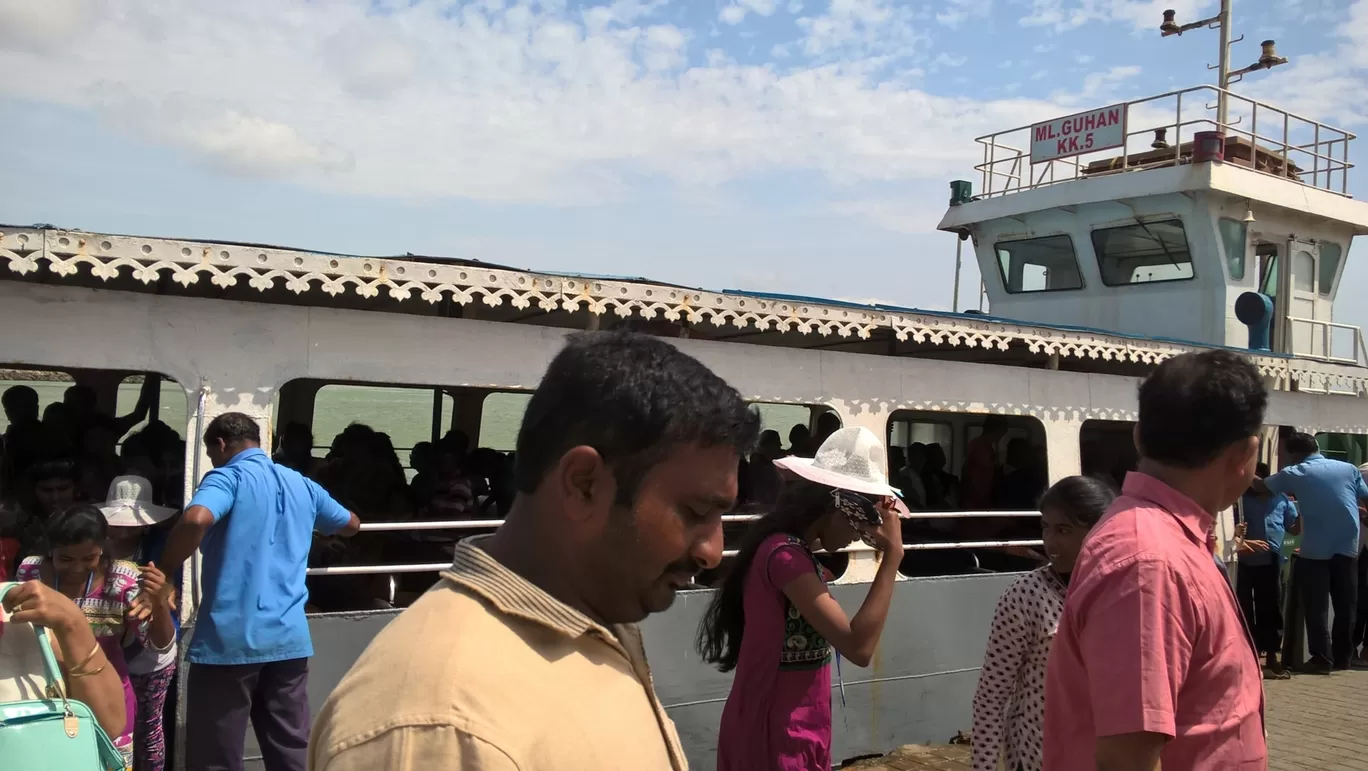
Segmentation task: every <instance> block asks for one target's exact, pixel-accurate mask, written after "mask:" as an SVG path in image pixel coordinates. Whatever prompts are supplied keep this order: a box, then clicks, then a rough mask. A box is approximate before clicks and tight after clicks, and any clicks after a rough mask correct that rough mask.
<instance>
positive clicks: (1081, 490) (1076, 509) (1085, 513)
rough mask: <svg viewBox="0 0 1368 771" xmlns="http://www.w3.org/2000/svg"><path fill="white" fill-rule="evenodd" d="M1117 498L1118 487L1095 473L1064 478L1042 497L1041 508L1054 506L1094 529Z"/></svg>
mask: <svg viewBox="0 0 1368 771" xmlns="http://www.w3.org/2000/svg"><path fill="white" fill-rule="evenodd" d="M1114 500H1116V488H1114V487H1112V485H1111V483H1110V482H1108V481H1107V480H1105V479H1099V478H1097V477H1092V476H1073V477H1064V478H1063V479H1061V480H1059V481H1058V482H1055V483H1054V486H1052V487H1051V488H1050V489H1048V490H1046V491H1045V494H1044V495H1042V496H1040V504H1039V508H1040V510H1041V511H1044V510H1045V509H1050V510H1051V511H1057V512H1059V513H1060V514H1063V515H1064V516H1066V517H1068V518H1069V519H1070V520H1071V521H1073V523H1074V524H1075V525H1079V526H1081V527H1084V528H1091V527H1092V526H1093V525H1096V524H1097V520H1099V519H1101V518H1102V515H1103V514H1106V513H1107V509H1108V508H1109V507H1110V506H1111V505H1112V501H1114Z"/></svg>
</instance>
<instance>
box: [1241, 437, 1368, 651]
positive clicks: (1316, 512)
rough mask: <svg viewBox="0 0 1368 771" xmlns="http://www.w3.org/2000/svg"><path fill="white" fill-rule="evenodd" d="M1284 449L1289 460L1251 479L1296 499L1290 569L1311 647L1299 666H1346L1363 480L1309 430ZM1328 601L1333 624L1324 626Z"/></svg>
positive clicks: (1365, 491) (1367, 491)
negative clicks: (1297, 540) (1298, 522)
mask: <svg viewBox="0 0 1368 771" xmlns="http://www.w3.org/2000/svg"><path fill="white" fill-rule="evenodd" d="M1284 451H1285V457H1286V459H1287V460H1288V461H1290V463H1289V464H1288V465H1285V466H1284V467H1283V469H1282V470H1280V471H1279V472H1278V473H1276V474H1274V475H1273V476H1271V477H1269V478H1267V479H1265V480H1263V482H1262V483H1260V482H1259V481H1258V480H1255V482H1254V487H1255V489H1257V490H1264V489H1266V490H1268V491H1269V492H1273V493H1283V494H1285V495H1289V496H1291V497H1293V498H1296V499H1297V513H1298V514H1299V515H1300V516H1301V519H1302V540H1301V549H1300V551H1299V553H1298V559H1297V566H1296V570H1297V573H1298V580H1299V581H1300V583H1301V586H1302V606H1303V608H1305V610H1306V647H1307V648H1308V649H1309V650H1310V652H1311V658H1310V660H1308V661H1307V662H1306V665H1305V667H1304V668H1303V669H1304V671H1306V672H1310V673H1314V674H1326V673H1329V672H1330V671H1331V670H1332V669H1348V668H1349V662H1350V659H1351V658H1352V657H1353V646H1352V644H1351V643H1350V637H1351V635H1352V633H1353V630H1354V611H1355V606H1356V605H1357V604H1358V599H1357V595H1358V575H1357V569H1358V564H1357V563H1358V552H1359V510H1358V504H1359V501H1360V500H1366V499H1368V485H1365V484H1364V482H1363V476H1362V475H1361V474H1359V470H1358V469H1357V468H1355V467H1354V466H1353V465H1351V464H1348V463H1345V462H1343V461H1338V460H1331V459H1330V458H1327V457H1325V456H1324V455H1321V454H1320V447H1319V446H1317V444H1316V438H1315V437H1313V436H1311V435H1310V434H1303V433H1296V434H1293V435H1292V436H1290V437H1288V438H1287V440H1286V441H1285V442H1284ZM1331 605H1333V606H1334V609H1335V625H1334V629H1333V630H1332V631H1327V629H1326V627H1327V626H1328V624H1327V623H1326V616H1327V614H1328V611H1329V606H1331ZM1332 641H1333V642H1332Z"/></svg>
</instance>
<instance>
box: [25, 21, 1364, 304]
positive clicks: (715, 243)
mask: <svg viewBox="0 0 1368 771" xmlns="http://www.w3.org/2000/svg"><path fill="white" fill-rule="evenodd" d="M1164 8H1173V9H1175V10H1176V11H1177V12H1178V20H1179V22H1180V23H1181V22H1184V21H1194V20H1197V19H1200V18H1202V17H1203V16H1209V15H1214V14H1215V13H1216V4H1215V3H1214V2H1203V1H1202V0H1155V1H1153V2H1145V1H1141V2H1124V1H1123V0H939V1H938V2H929V3H928V2H911V3H899V2H892V0H687V1H684V0H675V1H674V2H666V1H665V0H614V1H613V2H575V1H573V0H544V1H542V2H536V1H534V0H477V1H475V2H455V1H453V0H369V2H367V0H233V2H223V0H42V2H34V0H0V168H3V170H4V178H5V183H4V184H3V185H0V222H6V223H11V224H31V223H39V222H42V223H52V224H54V225H57V226H60V227H68V228H79V229H84V230H92V231H99V232H113V233H130V234H139V235H150V236H164V237H188V238H202V239H222V240H232V241H249V242H264V243H272V244H279V245H282V246H292V247H299V248H308V249H317V250H327V251H338V252H342V253H351V254H395V253H404V252H414V253H421V254H433V255H443V256H451V257H461V258H469V259H479V260H485V261H489V262H493V263H499V264H505V265H511V266H515V267H522V268H528V269H533V270H553V271H570V272H584V273H607V274H620V275H633V276H646V277H650V278H653V279H657V280H662V281H668V282H673V283H680V284H685V285H690V286H702V287H707V288H712V289H748V290H756V291H770V292H783V293H793V294H806V295H815V296H822V297H833V298H840V299H846V300H854V301H862V302H863V301H878V302H886V303H892V304H897V305H905V306H916V307H922V308H928V309H940V308H948V307H950V304H951V284H952V273H953V266H954V252H955V239H954V237H953V236H951V235H949V234H945V233H939V232H936V231H935V224H936V222H937V221H938V220H939V219H940V217H941V215H942V214H943V213H944V211H945V207H946V203H947V200H948V194H949V186H948V183H949V181H950V180H954V179H970V180H973V181H974V183H975V186H976V187H979V181H978V176H977V172H975V171H974V168H973V167H974V164H975V163H977V162H978V161H979V160H980V151H979V149H978V146H977V145H976V144H975V142H974V138H975V137H977V136H980V135H983V134H987V133H991V132H994V131H999V130H1005V129H1008V128H1013V127H1016V126H1022V125H1027V124H1030V123H1032V122H1033V121H1036V120H1042V119H1046V118H1050V117H1055V116H1059V115H1065V114H1068V113H1071V112H1076V111H1078V110H1080V109H1084V108H1087V107H1093V106H1103V105H1106V104H1110V103H1114V102H1117V101H1121V100H1124V99H1128V98H1135V97H1140V96H1145V95H1150V94H1155V93H1159V92H1164V91H1168V90H1172V89H1176V88H1182V87H1186V86H1190V85H1197V84H1202V83H1210V82H1212V81H1213V73H1211V72H1208V70H1207V67H1206V65H1207V64H1208V63H1214V60H1215V54H1216V49H1217V37H1216V33H1215V32H1214V31H1208V30H1197V31H1194V32H1190V33H1188V34H1185V35H1183V36H1182V37H1180V38H1167V39H1161V38H1160V37H1159V34H1158V31H1157V27H1158V25H1159V22H1160V21H1161V20H1162V11H1163V9H1164ZM1234 12H1235V24H1234V31H1235V33H1236V36H1238V35H1239V34H1243V35H1245V40H1244V41H1242V42H1240V43H1237V44H1236V45H1235V47H1234V54H1233V60H1234V62H1235V64H1236V65H1240V64H1243V63H1245V62H1246V60H1248V61H1251V62H1252V61H1253V60H1254V59H1256V58H1257V57H1258V54H1259V46H1258V41H1260V40H1263V39H1266V38H1276V39H1277V43H1278V51H1279V53H1280V54H1281V55H1283V56H1287V57H1289V58H1290V59H1291V60H1292V61H1291V63H1290V64H1289V65H1287V66H1284V67H1279V68H1277V69H1275V70H1272V71H1269V72H1262V73H1256V74H1254V75H1251V76H1249V77H1248V78H1247V79H1246V81H1245V82H1244V83H1241V84H1240V85H1238V86H1236V90H1238V91H1240V92H1241V93H1245V94H1248V95H1250V96H1253V97H1256V98H1260V99H1266V100H1271V101H1274V102H1275V103H1277V104H1279V105H1281V106H1285V107H1286V108H1288V109H1291V110H1294V111H1296V112H1299V113H1302V114H1306V115H1309V116H1312V117H1315V118H1317V119H1321V120H1325V121H1327V122H1330V123H1333V124H1336V125H1339V126H1341V127H1343V128H1346V129H1349V130H1351V131H1360V132H1361V131H1364V130H1365V123H1368V88H1365V86H1368V83H1365V79H1368V0H1357V2H1354V3H1346V2H1324V1H1323V0H1284V1H1282V2H1277V3H1274V2H1271V1H1269V0H1258V2H1255V1H1253V0H1240V2H1238V3H1237V4H1236V6H1235V11H1234ZM1364 152H1365V151H1363V150H1359V151H1356V152H1354V153H1351V160H1358V161H1360V162H1363V161H1365V160H1368V156H1365V155H1364ZM1350 192H1352V193H1355V194H1357V195H1358V196H1359V197H1362V196H1364V195H1368V178H1365V177H1360V181H1358V182H1355V181H1353V179H1352V176H1351V191H1350ZM966 257H967V255H966ZM1358 257H1359V255H1358V250H1357V249H1355V250H1353V251H1351V253H1350V255H1349V258H1348V259H1349V264H1348V267H1347V268H1346V275H1345V279H1344V282H1343V285H1342V289H1341V292H1340V297H1341V298H1343V297H1345V295H1346V294H1347V293H1351V292H1361V291H1363V290H1364V289H1368V267H1364V266H1362V265H1360V262H1361V260H1359V259H1358ZM1365 259H1368V258H1365ZM977 275H978V274H977V269H976V267H975V265H974V263H973V260H972V259H968V258H967V259H966V272H965V278H964V282H963V287H964V288H963V290H962V293H961V296H962V298H963V303H964V305H965V306H968V307H973V306H974V305H975V304H976V302H977V299H976V298H977V294H976V289H977V284H978V278H977ZM1339 305H1340V308H1341V311H1340V312H1338V313H1337V314H1336V320H1337V321H1344V322H1348V323H1357V324H1362V325H1365V326H1368V305H1365V304H1360V306H1361V307H1359V308H1357V309H1354V308H1347V307H1346V303H1344V302H1341V303H1340V304H1339Z"/></svg>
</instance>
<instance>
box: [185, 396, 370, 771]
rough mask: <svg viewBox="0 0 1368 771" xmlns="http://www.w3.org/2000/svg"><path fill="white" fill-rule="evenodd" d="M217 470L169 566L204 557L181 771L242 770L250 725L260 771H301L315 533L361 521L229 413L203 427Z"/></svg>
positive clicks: (188, 516) (353, 528)
mask: <svg viewBox="0 0 1368 771" xmlns="http://www.w3.org/2000/svg"><path fill="white" fill-rule="evenodd" d="M204 444H205V447H206V449H207V451H208V455H209V459H210V460H211V461H212V462H213V464H214V470H213V471H210V472H209V473H208V474H207V475H205V477H204V480H203V481H201V482H200V486H199V489H198V490H197V491H196V492H195V497H194V499H192V500H191V501H190V505H189V506H188V507H187V508H186V510H185V515H184V516H183V517H181V520H180V522H179V523H178V524H177V525H176V527H175V528H174V529H173V530H172V531H171V535H170V537H169V538H168V541H167V545H166V551H165V554H164V557H163V558H164V559H165V564H167V565H175V566H179V565H181V564H182V563H184V562H185V560H186V559H187V558H189V556H190V555H191V554H193V553H194V551H195V549H197V548H198V549H199V550H200V553H201V555H202V557H203V563H202V566H201V579H202V582H203V592H202V598H201V600H200V606H199V611H198V615H197V617H196V620H195V629H194V634H193V637H192V638H191V641H190V648H189V650H188V651H187V654H186V659H187V660H189V662H190V673H189V678H190V680H189V697H188V701H187V704H186V723H187V731H186V734H187V736H186V766H187V767H188V768H192V769H195V771H241V769H242V768H243V749H244V742H245V740H246V738H247V720H248V718H249V717H250V718H251V721H252V727H253V729H254V730H255V732H256V736H257V741H258V742H259V743H260V745H261V754H262V756H263V761H264V763H265V765H266V769H267V771H305V767H306V764H307V751H308V741H309V699H308V693H307V684H308V673H309V657H310V656H312V655H313V642H312V641H311V640H310V638H309V627H308V622H307V620H306V619H305V616H304V603H305V601H306V600H307V599H308V590H307V589H306V588H305V586H304V577H305V570H306V568H307V563H308V556H309V546H310V545H311V543H312V542H313V533H314V531H315V530H317V531H319V532H321V533H324V534H340V535H344V536H350V535H355V534H356V532H357V531H358V530H359V529H360V527H361V521H360V520H359V519H357V517H356V515H355V514H352V513H351V512H349V511H347V510H346V509H345V508H344V507H343V506H342V505H341V504H339V503H338V502H337V501H335V500H333V499H332V498H331V497H330V496H329V495H328V494H327V493H326V492H324V491H323V488H321V487H319V486H318V485H317V484H314V483H313V482H312V481H310V480H308V479H306V478H305V477H303V476H301V475H300V474H299V473H298V472H296V471H294V470H292V469H289V468H286V467H285V466H281V465H279V464H276V463H273V462H272V461H271V459H270V457H269V456H267V455H266V453H265V452H263V451H262V450H261V430H260V428H258V427H257V424H256V422H255V421H253V420H252V419H251V418H249V417H248V416H246V415H243V414H241V413H236V412H229V413H225V414H223V415H220V416H218V417H217V418H215V419H214V420H213V421H212V422H210V423H209V427H208V428H207V429H206V430H205V432H204Z"/></svg>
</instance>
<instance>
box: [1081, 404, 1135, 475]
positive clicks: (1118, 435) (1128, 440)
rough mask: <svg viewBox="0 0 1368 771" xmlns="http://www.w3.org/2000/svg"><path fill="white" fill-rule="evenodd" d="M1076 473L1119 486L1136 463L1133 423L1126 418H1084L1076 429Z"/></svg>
mask: <svg viewBox="0 0 1368 771" xmlns="http://www.w3.org/2000/svg"><path fill="white" fill-rule="evenodd" d="M1078 441H1079V466H1080V469H1079V473H1081V474H1083V475H1084V476H1090V477H1097V478H1099V479H1106V480H1108V481H1110V482H1111V483H1113V484H1114V485H1116V488H1117V489H1118V490H1119V489H1121V485H1122V484H1123V483H1124V482H1125V481H1126V474H1128V473H1130V472H1132V471H1134V470H1135V469H1136V468H1137V467H1138V466H1139V465H1140V453H1139V452H1137V451H1136V449H1135V424H1134V423H1132V422H1130V421H1126V420H1088V421H1084V423H1083V426H1082V428H1080V429H1079V438H1078Z"/></svg>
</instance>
